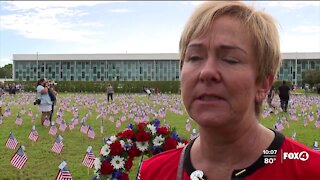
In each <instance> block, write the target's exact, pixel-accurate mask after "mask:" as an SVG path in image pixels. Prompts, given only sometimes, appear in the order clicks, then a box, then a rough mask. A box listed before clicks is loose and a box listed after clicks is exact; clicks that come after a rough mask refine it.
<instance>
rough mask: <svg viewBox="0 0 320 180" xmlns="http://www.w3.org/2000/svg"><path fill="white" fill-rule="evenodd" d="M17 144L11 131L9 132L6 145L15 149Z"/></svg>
mask: <svg viewBox="0 0 320 180" xmlns="http://www.w3.org/2000/svg"><path fill="white" fill-rule="evenodd" d="M17 145H18V141H17V139H16V138H15V137H14V135H13V133H12V132H10V134H9V137H8V139H7V142H6V147H7V148H9V149H15V148H16V147H17Z"/></svg>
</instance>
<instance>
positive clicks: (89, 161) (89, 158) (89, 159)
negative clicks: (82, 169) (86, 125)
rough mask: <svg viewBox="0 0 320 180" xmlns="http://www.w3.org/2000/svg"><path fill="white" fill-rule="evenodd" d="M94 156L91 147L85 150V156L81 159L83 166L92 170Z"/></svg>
mask: <svg viewBox="0 0 320 180" xmlns="http://www.w3.org/2000/svg"><path fill="white" fill-rule="evenodd" d="M95 158H96V157H95V156H94V154H93V152H92V146H89V147H88V148H87V151H86V154H85V156H84V158H83V161H82V164H83V165H85V166H86V167H88V168H93V165H94V160H95Z"/></svg>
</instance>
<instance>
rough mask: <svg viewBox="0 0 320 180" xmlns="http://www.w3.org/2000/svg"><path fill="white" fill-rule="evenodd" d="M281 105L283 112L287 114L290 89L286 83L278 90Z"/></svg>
mask: <svg viewBox="0 0 320 180" xmlns="http://www.w3.org/2000/svg"><path fill="white" fill-rule="evenodd" d="M278 90H279V98H280V105H281V109H282V111H283V112H287V108H288V103H289V98H290V87H289V86H288V85H287V82H286V81H283V82H282V85H281V86H280V87H279V88H278Z"/></svg>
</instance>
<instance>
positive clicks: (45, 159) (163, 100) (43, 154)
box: [0, 93, 320, 180]
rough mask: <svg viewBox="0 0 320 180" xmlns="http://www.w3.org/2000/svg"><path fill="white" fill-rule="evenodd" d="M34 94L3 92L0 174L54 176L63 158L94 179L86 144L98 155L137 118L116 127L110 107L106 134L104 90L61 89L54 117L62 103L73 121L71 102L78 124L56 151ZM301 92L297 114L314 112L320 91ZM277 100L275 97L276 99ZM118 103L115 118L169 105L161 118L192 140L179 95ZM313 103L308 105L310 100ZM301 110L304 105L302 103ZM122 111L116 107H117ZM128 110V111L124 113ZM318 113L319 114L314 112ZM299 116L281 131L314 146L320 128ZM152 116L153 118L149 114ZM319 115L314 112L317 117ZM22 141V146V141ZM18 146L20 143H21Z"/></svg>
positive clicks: (269, 122) (79, 175)
mask: <svg viewBox="0 0 320 180" xmlns="http://www.w3.org/2000/svg"><path fill="white" fill-rule="evenodd" d="M34 96H35V95H34V94H17V95H16V96H9V95H8V94H6V95H4V97H3V102H4V103H3V106H2V112H3V113H4V111H5V107H6V105H8V107H10V110H11V116H9V117H4V120H3V123H2V124H1V125H0V144H1V145H0V154H1V156H0V179H1V180H2V179H8V180H9V179H10V180H11V179H37V180H38V179H54V178H55V176H56V174H57V172H58V166H59V164H60V163H61V162H62V161H63V160H64V161H66V162H67V166H68V169H69V170H70V172H71V174H72V176H73V179H77V180H78V179H91V178H92V176H93V169H88V168H86V167H85V166H84V165H82V160H83V157H84V155H85V152H86V149H87V147H88V146H89V145H90V146H92V147H93V153H94V154H95V155H98V154H99V152H100V149H101V147H102V145H103V141H102V138H103V137H109V136H111V135H115V134H116V133H117V132H120V131H122V130H124V129H125V128H126V127H127V125H128V123H129V122H133V120H132V119H129V118H128V117H127V120H126V121H124V122H122V124H121V127H119V128H116V123H115V122H111V121H109V120H108V117H109V114H110V111H108V114H107V118H106V119H105V127H104V133H103V134H101V133H100V124H101V119H102V117H100V118H98V119H96V117H97V116H98V114H99V113H98V112H99V109H101V108H106V107H109V108H111V105H110V103H107V102H106V95H105V94H62V93H61V94H59V96H58V97H59V100H58V103H57V105H56V108H55V112H54V116H53V120H56V118H57V109H58V108H59V107H61V108H63V109H62V110H63V112H64V116H63V119H64V120H65V121H66V122H67V123H69V122H70V121H71V119H72V118H73V113H72V109H71V108H72V106H75V107H77V108H78V110H79V124H78V125H77V126H76V127H75V128H74V129H73V130H69V129H68V128H67V130H66V131H65V132H61V131H59V130H58V134H60V135H62V136H63V138H64V139H63V143H64V148H63V150H62V153H61V154H60V155H59V154H56V153H54V152H52V151H51V147H52V145H53V143H54V140H55V137H54V136H52V135H50V134H48V131H49V128H45V127H43V126H41V125H40V117H39V116H40V113H39V111H38V106H34V105H33V100H34ZM301 97H302V96H299V97H298V96H297V98H296V99H297V101H299V102H300V101H301V104H299V102H297V103H296V104H298V106H297V113H296V114H299V113H301V107H303V103H304V102H310V104H311V107H312V111H313V112H314V114H315V113H316V109H318V110H320V109H319V106H318V107H317V106H316V103H318V104H319V97H320V96H309V97H308V101H306V100H304V99H303V98H302V100H301ZM275 101H277V99H275ZM111 104H114V105H116V106H117V107H118V110H115V112H114V119H115V120H117V119H118V118H120V117H121V116H122V115H123V114H124V113H123V112H127V111H128V110H130V109H131V108H132V107H137V106H140V107H142V108H143V109H144V110H146V111H147V110H151V109H154V110H155V111H158V110H159V109H160V108H166V110H167V115H166V117H165V118H158V119H160V120H161V122H162V124H163V122H164V119H165V120H166V122H168V123H169V124H170V125H171V126H173V127H176V129H177V132H178V134H179V135H180V136H181V137H183V138H185V139H189V137H190V132H188V131H186V129H185V123H186V120H187V118H188V115H187V113H186V112H185V110H184V108H183V106H182V104H181V100H180V96H179V95H157V96H153V97H150V98H147V97H146V96H145V95H141V94H131V95H130V94H122V95H116V96H115V101H114V102H113V103H111ZM170 106H173V107H176V108H178V109H181V110H183V115H178V114H175V113H173V112H171V111H170V110H169V107H170ZM308 106H309V107H310V105H308ZM23 108H24V109H25V110H26V113H25V114H20V115H21V117H22V119H23V123H22V125H21V126H18V125H16V124H15V123H14V122H15V119H16V117H17V115H18V113H19V112H20V113H21V110H22V109H23ZM29 109H31V111H32V112H33V114H34V115H35V114H38V118H37V119H36V121H35V126H36V129H37V131H38V133H39V136H40V138H39V140H38V141H37V142H32V141H30V140H29V139H28V135H29V133H30V131H31V128H32V125H33V124H32V121H31V117H30V116H28V111H29ZM302 109H303V108H302ZM116 111H118V112H116ZM87 113H88V114H89V118H88V120H87V124H89V125H90V126H92V127H93V129H94V131H95V133H96V137H95V139H93V140H92V139H89V138H88V137H87V135H85V134H83V133H81V132H80V131H79V129H80V126H81V125H80V121H81V119H82V117H84V115H85V114H87ZM126 114H127V113H126ZM282 115H287V116H288V114H284V113H279V114H272V115H271V116H269V117H267V118H264V119H263V118H261V123H262V124H264V125H265V126H266V127H269V128H273V125H274V123H275V121H276V120H277V118H278V117H279V116H280V117H281V116H282ZM315 116H316V115H315ZM298 118H299V120H298V121H291V120H289V123H290V128H288V127H287V126H286V125H284V126H285V129H284V130H283V131H282V133H283V134H285V135H286V136H289V137H291V134H292V132H293V131H294V130H295V131H296V132H297V136H296V140H297V141H299V142H301V143H303V144H305V145H307V146H309V147H311V146H312V143H313V141H314V140H315V139H317V140H320V129H316V128H315V126H314V122H315V121H312V122H309V124H308V125H307V127H304V126H303V117H302V116H301V117H298ZM149 119H150V120H151V119H153V117H152V116H151V115H150V116H149ZM315 119H316V117H315ZM191 126H192V128H196V125H195V123H194V122H192V124H191ZM10 132H13V133H14V136H15V137H16V139H17V140H18V142H19V144H22V145H24V146H25V147H26V152H25V153H26V155H27V156H28V161H27V163H26V165H25V166H24V168H23V169H22V170H18V169H16V168H15V167H13V166H12V165H11V164H10V159H11V157H12V156H13V154H14V153H15V151H16V150H12V149H8V148H6V147H5V143H6V140H7V138H8V136H9V133H10ZM18 146H19V145H18ZM17 148H18V147H17ZM139 161H140V159H136V160H135V162H134V166H133V168H132V170H131V172H130V179H135V177H136V173H137V168H138V164H139Z"/></svg>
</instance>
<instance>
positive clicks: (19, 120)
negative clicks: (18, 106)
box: [15, 114, 22, 126]
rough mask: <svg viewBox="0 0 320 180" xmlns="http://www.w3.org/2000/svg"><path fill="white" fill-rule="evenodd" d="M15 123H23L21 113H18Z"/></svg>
mask: <svg viewBox="0 0 320 180" xmlns="http://www.w3.org/2000/svg"><path fill="white" fill-rule="evenodd" d="M15 124H16V125H19V126H20V125H21V124H22V118H21V116H20V114H18V116H17V118H16V121H15Z"/></svg>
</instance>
